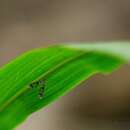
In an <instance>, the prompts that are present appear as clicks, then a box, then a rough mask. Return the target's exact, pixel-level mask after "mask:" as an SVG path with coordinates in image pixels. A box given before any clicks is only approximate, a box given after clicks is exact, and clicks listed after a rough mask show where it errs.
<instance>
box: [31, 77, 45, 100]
mask: <svg viewBox="0 0 130 130" xmlns="http://www.w3.org/2000/svg"><path fill="white" fill-rule="evenodd" d="M29 87H30V88H31V89H34V88H36V87H37V88H38V90H39V92H38V97H39V99H43V96H44V90H45V82H44V80H43V79H40V80H38V81H35V82H33V83H31V84H30V85H29Z"/></svg>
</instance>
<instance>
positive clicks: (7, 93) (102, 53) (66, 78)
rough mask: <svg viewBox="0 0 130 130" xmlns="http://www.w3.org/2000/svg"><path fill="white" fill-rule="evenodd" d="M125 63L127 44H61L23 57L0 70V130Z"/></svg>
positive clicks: (129, 57) (129, 55) (129, 51)
mask: <svg viewBox="0 0 130 130" xmlns="http://www.w3.org/2000/svg"><path fill="white" fill-rule="evenodd" d="M129 62H130V44H129V43H112V44H110V43H106V44H103V43H98V44H85V43H84V44H61V45H55V46H50V47H48V48H43V49H35V50H33V51H30V52H27V53H25V54H23V55H22V56H20V57H18V58H16V59H15V60H12V61H11V62H10V63H8V64H7V65H5V66H3V67H1V69H0V130H11V129H13V128H15V127H16V126H17V125H18V124H20V123H21V122H23V121H24V120H25V119H26V118H27V117H28V116H29V115H30V114H32V113H33V112H35V111H37V110H39V109H41V108H42V107H44V106H46V105H47V104H49V103H51V102H52V101H54V100H55V99H57V98H58V97H61V96H63V95H64V94H65V93H67V92H69V91H70V90H72V89H73V88H74V87H76V86H78V85H79V84H80V83H81V82H83V81H84V80H86V79H88V78H89V77H90V76H92V75H94V74H97V73H101V74H109V73H111V72H112V71H114V70H116V69H117V68H119V67H120V66H121V65H122V64H126V63H129ZM41 81H42V82H41ZM35 83H44V85H43V84H35ZM32 85H33V87H34V88H32V89H31V88H30V86H32ZM41 87H42V88H41ZM42 89H44V91H43V90H42ZM41 90H42V91H41ZM42 92H43V93H42ZM39 93H40V94H41V97H40V98H39V97H38V95H39ZM42 94H43V97H42Z"/></svg>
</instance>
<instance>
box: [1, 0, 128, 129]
mask: <svg viewBox="0 0 130 130" xmlns="http://www.w3.org/2000/svg"><path fill="white" fill-rule="evenodd" d="M129 38H130V1H129V0H98V1H97V0H0V65H1V66H2V65H3V64H5V63H7V62H8V61H9V60H11V59H12V58H14V57H16V56H17V55H19V54H21V53H23V52H25V51H27V50H30V49H32V48H37V47H45V46H48V45H51V44H55V43H63V42H78V41H80V42H81V41H82V42H83V41H87V42H89V41H108V40H109V41H112V40H128V39H129ZM129 67H130V66H128V65H125V66H123V67H122V68H121V69H120V70H118V71H116V72H114V73H113V74H111V75H109V76H103V75H96V76H95V77H93V78H91V79H89V80H88V81H87V82H85V83H83V84H81V86H80V87H78V88H76V89H75V90H74V91H73V92H71V93H69V94H68V95H66V96H64V97H62V98H61V99H60V100H58V101H56V102H55V103H53V104H51V105H49V106H47V107H46V108H45V109H42V110H40V111H39V112H37V113H34V114H33V115H32V116H31V117H29V118H28V119H27V121H26V122H25V123H24V124H23V125H21V126H19V127H18V128H17V129H16V130H124V129H125V130H127V129H130V80H129V77H130V69H129ZM14 118H15V117H14Z"/></svg>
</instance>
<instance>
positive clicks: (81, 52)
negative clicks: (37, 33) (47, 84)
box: [0, 51, 88, 112]
mask: <svg viewBox="0 0 130 130" xmlns="http://www.w3.org/2000/svg"><path fill="white" fill-rule="evenodd" d="M79 53H80V54H78V55H76V56H72V57H70V58H68V59H66V60H64V61H63V62H61V63H59V64H57V65H56V66H55V67H53V68H52V69H50V70H48V71H46V72H45V73H44V74H43V75H41V76H39V77H38V78H37V79H36V80H34V81H32V82H35V81H37V80H39V79H41V78H42V79H43V80H44V78H45V77H46V78H47V76H49V75H50V74H51V73H53V72H55V71H57V69H59V68H62V67H63V66H64V65H65V64H68V63H69V62H71V61H73V60H77V59H79V58H80V57H82V56H84V55H86V54H87V53H88V52H85V51H79ZM28 91H30V88H29V87H28V86H25V87H23V88H22V89H21V90H20V91H19V92H17V93H16V94H15V95H14V96H13V97H12V98H10V99H9V100H8V101H6V103H5V104H3V105H2V106H1V107H0V112H2V111H3V110H4V109H5V108H6V107H8V106H9V105H10V104H11V103H12V102H13V101H15V100H16V99H17V98H18V97H19V96H21V95H23V94H24V93H26V92H28Z"/></svg>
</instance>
